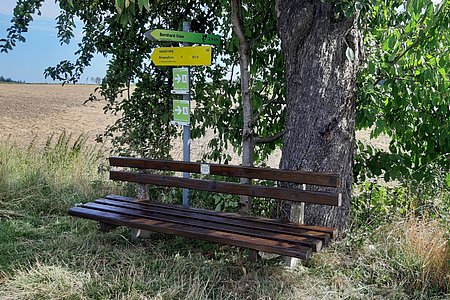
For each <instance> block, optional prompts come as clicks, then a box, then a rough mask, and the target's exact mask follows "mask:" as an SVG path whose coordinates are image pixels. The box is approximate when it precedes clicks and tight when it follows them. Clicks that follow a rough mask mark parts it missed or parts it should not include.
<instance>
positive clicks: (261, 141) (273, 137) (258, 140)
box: [255, 130, 284, 144]
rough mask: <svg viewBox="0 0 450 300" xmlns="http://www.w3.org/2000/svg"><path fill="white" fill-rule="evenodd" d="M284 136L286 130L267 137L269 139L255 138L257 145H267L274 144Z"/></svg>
mask: <svg viewBox="0 0 450 300" xmlns="http://www.w3.org/2000/svg"><path fill="white" fill-rule="evenodd" d="M283 135H284V130H282V131H280V132H278V133H277V134H274V135H271V136H267V137H263V138H262V137H255V144H267V143H270V142H274V141H276V140H278V139H279V138H281V137H282V136H283Z"/></svg>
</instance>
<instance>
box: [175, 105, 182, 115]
mask: <svg viewBox="0 0 450 300" xmlns="http://www.w3.org/2000/svg"><path fill="white" fill-rule="evenodd" d="M175 111H176V112H177V114H179V115H181V112H182V109H181V106H177V109H175Z"/></svg>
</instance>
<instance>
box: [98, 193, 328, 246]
mask: <svg viewBox="0 0 450 300" xmlns="http://www.w3.org/2000/svg"><path fill="white" fill-rule="evenodd" d="M95 202H96V203H102V204H106V205H115V206H119V207H126V208H138V209H141V210H143V211H145V212H150V211H153V212H158V213H162V214H166V215H173V216H179V217H184V218H191V219H197V220H208V221H211V222H216V223H221V224H230V225H235V226H239V227H241V228H250V229H254V230H258V231H265V232H269V233H277V234H288V235H290V236H299V237H307V238H314V239H318V240H320V241H321V242H322V244H323V245H327V244H328V243H329V241H330V235H329V234H327V233H323V232H317V231H312V230H305V229H299V228H290V227H286V226H277V225H273V224H261V223H259V222H257V221H250V220H245V219H231V218H227V217H221V216H219V215H214V214H204V213H203V212H202V211H196V210H190V209H189V208H188V209H182V210H178V209H173V206H171V205H169V206H165V205H152V203H148V202H140V201H130V200H124V199H122V200H120V199H119V200H118V199H98V200H96V201H95ZM315 249H316V250H317V248H315Z"/></svg>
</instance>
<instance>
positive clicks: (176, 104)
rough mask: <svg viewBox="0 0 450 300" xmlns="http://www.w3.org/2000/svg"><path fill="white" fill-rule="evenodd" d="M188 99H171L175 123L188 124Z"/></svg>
mask: <svg viewBox="0 0 450 300" xmlns="http://www.w3.org/2000/svg"><path fill="white" fill-rule="evenodd" d="M189 106H190V105H189V100H173V123H174V124H177V125H188V126H189V124H190V114H191V113H190V107H189Z"/></svg>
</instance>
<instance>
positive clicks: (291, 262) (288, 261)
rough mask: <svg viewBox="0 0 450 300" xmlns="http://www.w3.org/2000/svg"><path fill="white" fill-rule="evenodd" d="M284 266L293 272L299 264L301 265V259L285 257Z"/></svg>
mask: <svg viewBox="0 0 450 300" xmlns="http://www.w3.org/2000/svg"><path fill="white" fill-rule="evenodd" d="M283 258H284V266H285V267H286V268H287V269H290V270H293V269H295V268H296V267H297V265H298V264H300V259H298V258H295V257H288V256H284V257H283Z"/></svg>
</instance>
